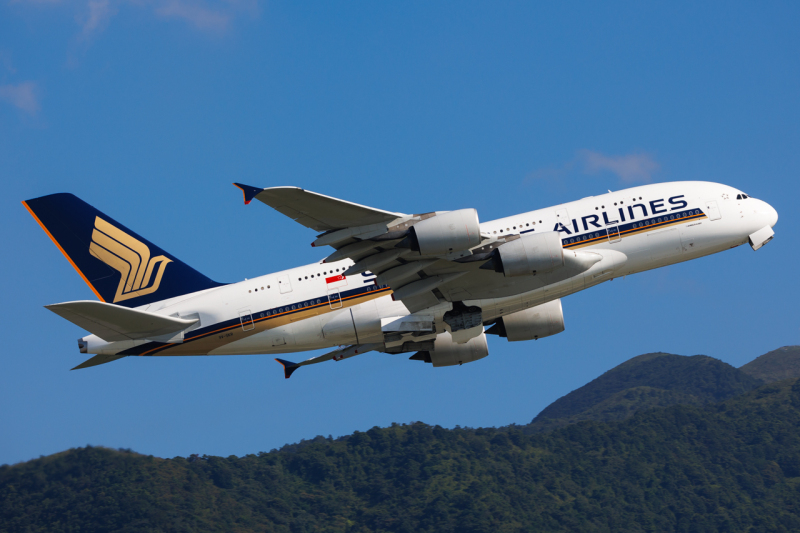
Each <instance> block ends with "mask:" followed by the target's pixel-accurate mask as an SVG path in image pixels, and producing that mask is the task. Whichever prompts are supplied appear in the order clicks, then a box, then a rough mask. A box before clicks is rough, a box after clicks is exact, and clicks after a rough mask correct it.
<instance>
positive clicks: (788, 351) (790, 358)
mask: <svg viewBox="0 0 800 533" xmlns="http://www.w3.org/2000/svg"><path fill="white" fill-rule="evenodd" d="M741 370H742V371H743V372H745V373H746V374H749V375H751V376H753V377H754V378H756V379H760V380H762V381H763V382H764V383H772V382H773V381H783V380H784V379H793V378H800V346H784V347H783V348H778V349H777V350H773V351H771V352H769V353H765V354H764V355H762V356H760V357H756V358H755V359H754V360H752V361H750V362H749V363H747V364H746V365H744V366H742V367H741Z"/></svg>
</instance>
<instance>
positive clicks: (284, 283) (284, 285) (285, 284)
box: [278, 274, 292, 294]
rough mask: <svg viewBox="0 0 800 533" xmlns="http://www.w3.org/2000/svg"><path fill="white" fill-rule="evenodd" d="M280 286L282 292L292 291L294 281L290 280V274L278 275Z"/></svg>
mask: <svg viewBox="0 0 800 533" xmlns="http://www.w3.org/2000/svg"><path fill="white" fill-rule="evenodd" d="M278 287H279V288H280V290H281V294H286V293H287V292H292V282H291V281H289V275H288V274H284V275H283V276H278Z"/></svg>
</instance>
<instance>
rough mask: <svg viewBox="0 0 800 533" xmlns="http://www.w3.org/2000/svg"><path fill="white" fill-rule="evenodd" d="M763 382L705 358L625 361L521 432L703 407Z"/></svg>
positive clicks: (651, 356)
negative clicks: (648, 411)
mask: <svg viewBox="0 0 800 533" xmlns="http://www.w3.org/2000/svg"><path fill="white" fill-rule="evenodd" d="M762 383H763V382H762V381H761V380H760V379H758V378H755V377H753V376H751V375H749V374H747V373H745V372H743V371H742V370H739V369H736V368H734V367H732V366H731V365H729V364H727V363H723V362H722V361H720V360H718V359H714V358H712V357H707V356H705V355H695V356H692V357H686V356H682V355H673V354H667V353H650V354H645V355H640V356H638V357H634V358H633V359H629V360H628V361H626V362H624V363H622V364H621V365H619V366H617V367H615V368H612V369H611V370H609V371H608V372H606V373H605V374H603V375H602V376H600V377H599V378H597V379H595V380H594V381H592V382H590V383H587V384H586V385H584V386H583V387H581V388H579V389H576V390H574V391H572V392H570V393H569V394H567V395H566V396H563V397H562V398H559V399H558V400H556V401H555V402H553V403H552V404H550V405H549V406H547V407H546V408H545V409H544V410H543V411H542V412H541V413H539V414H538V415H537V416H536V418H534V419H533V421H532V422H531V423H530V424H529V425H528V426H526V427H525V430H526V431H529V432H536V431H546V430H550V429H554V428H557V427H563V426H566V425H569V424H574V423H576V422H580V421H582V420H598V421H599V420H605V421H609V420H623V419H625V418H628V417H629V416H631V415H632V414H633V413H635V412H636V411H641V410H644V409H653V408H658V407H667V406H670V405H676V404H685V405H705V404H707V403H711V402H718V401H722V400H726V399H728V398H732V397H734V396H738V395H739V394H742V393H744V392H747V391H749V390H751V389H754V388H755V387H757V386H759V385H761V384H762Z"/></svg>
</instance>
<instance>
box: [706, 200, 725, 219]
mask: <svg viewBox="0 0 800 533" xmlns="http://www.w3.org/2000/svg"><path fill="white" fill-rule="evenodd" d="M706 215H708V219H709V220H719V219H720V218H722V215H721V214H720V212H719V207H718V206H717V202H715V201H714V200H709V201H707V202H706Z"/></svg>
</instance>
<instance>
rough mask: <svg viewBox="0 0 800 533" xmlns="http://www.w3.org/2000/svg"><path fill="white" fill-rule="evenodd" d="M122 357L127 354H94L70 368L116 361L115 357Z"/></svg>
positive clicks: (77, 368)
mask: <svg viewBox="0 0 800 533" xmlns="http://www.w3.org/2000/svg"><path fill="white" fill-rule="evenodd" d="M123 357H128V356H127V355H104V354H101V355H95V356H94V357H92V358H91V359H87V360H86V361H84V362H83V363H81V364H79V365H78V366H76V367H75V368H73V369H72V370H80V369H81V368H89V367H90V366H97V365H104V364H106V363H110V362H111V361H116V360H117V359H122V358H123Z"/></svg>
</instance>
